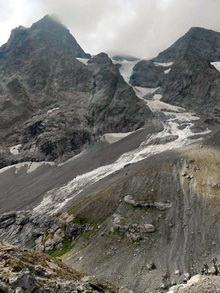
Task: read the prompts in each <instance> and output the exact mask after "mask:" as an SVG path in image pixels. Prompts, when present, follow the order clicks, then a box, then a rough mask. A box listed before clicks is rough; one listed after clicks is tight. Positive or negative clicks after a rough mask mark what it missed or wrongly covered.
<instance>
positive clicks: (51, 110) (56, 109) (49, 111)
mask: <svg viewBox="0 0 220 293" xmlns="http://www.w3.org/2000/svg"><path fill="white" fill-rule="evenodd" d="M58 110H60V107H56V108H53V109H50V110H48V111H47V114H51V113H53V112H55V111H58Z"/></svg>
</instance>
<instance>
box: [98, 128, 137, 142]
mask: <svg viewBox="0 0 220 293" xmlns="http://www.w3.org/2000/svg"><path fill="white" fill-rule="evenodd" d="M132 133H134V131H132V132H126V133H105V134H104V135H102V136H101V137H100V139H101V141H104V142H108V143H110V144H112V143H114V142H117V141H119V140H121V139H122V138H124V137H126V136H128V135H130V134H132Z"/></svg>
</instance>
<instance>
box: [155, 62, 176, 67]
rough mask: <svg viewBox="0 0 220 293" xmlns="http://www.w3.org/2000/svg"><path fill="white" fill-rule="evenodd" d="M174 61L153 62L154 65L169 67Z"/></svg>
mask: <svg viewBox="0 0 220 293" xmlns="http://www.w3.org/2000/svg"><path fill="white" fill-rule="evenodd" d="M173 63H174V62H168V63H159V62H154V64H155V65H156V66H164V67H170V66H172V65H173Z"/></svg>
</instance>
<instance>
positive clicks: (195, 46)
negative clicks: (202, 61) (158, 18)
mask: <svg viewBox="0 0 220 293" xmlns="http://www.w3.org/2000/svg"><path fill="white" fill-rule="evenodd" d="M189 51H192V52H194V53H195V54H197V55H198V56H200V57H201V58H208V60H209V61H210V62H214V61H219V60H220V33H219V32H215V31H212V30H208V29H204V28H200V27H192V28H191V29H190V30H189V31H188V32H187V33H186V34H185V35H184V36H183V37H181V38H180V39H178V40H177V41H176V42H175V43H174V44H173V45H172V46H171V47H169V48H168V49H166V50H164V51H163V52H161V53H160V54H159V55H158V56H157V57H156V58H154V59H153V61H155V62H163V63H164V62H175V61H176V60H177V59H178V58H179V57H182V55H184V54H185V53H186V52H189Z"/></svg>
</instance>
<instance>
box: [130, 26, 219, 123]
mask: <svg viewBox="0 0 220 293" xmlns="http://www.w3.org/2000/svg"><path fill="white" fill-rule="evenodd" d="M219 61H220V33H218V32H214V31H211V30H207V29H203V28H191V29H190V30H189V32H187V33H186V34H185V35H184V36H183V37H181V38H180V39H179V40H177V41H176V42H175V43H174V44H173V45H172V46H171V47H169V48H168V49H166V50H165V51H163V52H161V53H160V54H159V55H158V56H157V57H156V58H154V59H152V60H151V61H145V60H143V61H140V62H139V63H137V64H136V65H135V67H134V71H133V74H132V75H131V79H130V82H131V84H132V85H135V86H141V87H154V88H156V87H159V86H160V89H159V90H158V93H160V94H162V95H163V97H162V101H164V102H167V103H170V104H173V105H177V106H181V107H185V108H186V109H188V110H190V111H195V112H196V113H198V114H199V115H200V116H202V117H203V120H204V121H205V123H208V124H209V125H210V124H212V125H213V124H216V123H217V124H219V122H220V117H219V108H220V102H219V101H220V97H219V84H220V73H219V67H218V64H219ZM206 126H207V124H206Z"/></svg>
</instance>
